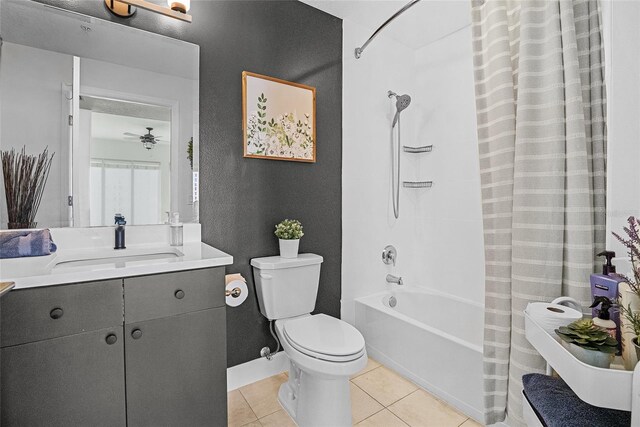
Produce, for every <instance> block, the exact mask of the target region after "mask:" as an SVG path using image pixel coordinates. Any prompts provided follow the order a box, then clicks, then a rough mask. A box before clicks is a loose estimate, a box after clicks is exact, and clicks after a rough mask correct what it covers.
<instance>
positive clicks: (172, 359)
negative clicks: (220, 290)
mask: <svg viewBox="0 0 640 427" xmlns="http://www.w3.org/2000/svg"><path fill="white" fill-rule="evenodd" d="M224 327H225V310H224V308H223V309H219V308H217V309H209V310H202V311H197V312H192V313H187V314H181V315H177V316H174V317H166V318H162V319H156V320H149V321H146V322H140V323H136V324H135V325H126V326H125V335H126V338H125V341H126V344H125V345H126V348H127V350H126V366H127V421H128V426H130V427H133V426H150V427H151V426H160V425H163V426H222V425H226V422H227V419H226V394H227V377H226V366H225V369H219V364H220V362H219V361H220V360H226V357H227V355H226V346H225V336H224V335H225V334H224ZM218 328H222V330H218ZM150 355H153V357H150ZM221 404H224V405H225V406H224V407H221Z"/></svg>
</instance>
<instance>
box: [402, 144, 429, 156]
mask: <svg viewBox="0 0 640 427" xmlns="http://www.w3.org/2000/svg"><path fill="white" fill-rule="evenodd" d="M402 150H403V151H404V152H405V153H412V154H417V153H430V152H431V151H432V150H433V145H424V146H422V147H408V146H406V145H403V146H402Z"/></svg>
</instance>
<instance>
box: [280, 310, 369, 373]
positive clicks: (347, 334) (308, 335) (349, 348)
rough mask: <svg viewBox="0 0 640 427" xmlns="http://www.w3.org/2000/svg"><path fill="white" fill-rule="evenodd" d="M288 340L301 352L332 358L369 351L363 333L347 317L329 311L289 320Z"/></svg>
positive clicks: (346, 358) (351, 357)
mask: <svg viewBox="0 0 640 427" xmlns="http://www.w3.org/2000/svg"><path fill="white" fill-rule="evenodd" d="M283 332H284V334H283V335H284V337H285V339H286V340H287V342H288V343H289V344H290V345H291V346H292V347H293V348H295V349H296V350H298V351H299V352H301V353H303V354H306V355H307V356H311V357H314V358H316V359H320V360H325V361H328V362H349V361H352V360H356V359H358V358H360V357H362V355H363V354H364V353H365V343H364V337H363V336H362V334H361V333H360V332H359V331H358V330H357V329H356V328H354V327H353V326H351V325H350V324H348V323H347V322H345V321H342V320H340V319H336V318H335V317H331V316H327V315H325V314H317V315H311V316H305V317H300V318H296V319H292V320H289V321H287V322H286V323H285V324H284V327H283Z"/></svg>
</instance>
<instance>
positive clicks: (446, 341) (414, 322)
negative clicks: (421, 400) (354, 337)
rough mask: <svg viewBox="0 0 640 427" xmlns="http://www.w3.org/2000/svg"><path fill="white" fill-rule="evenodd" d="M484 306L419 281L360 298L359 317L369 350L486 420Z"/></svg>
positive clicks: (357, 307) (359, 324) (357, 320)
mask: <svg viewBox="0 0 640 427" xmlns="http://www.w3.org/2000/svg"><path fill="white" fill-rule="evenodd" d="M392 296H393V297H394V298H395V302H396V304H395V307H391V306H390V305H393V304H390V302H389V301H390V297H392ZM483 311H484V310H483V306H482V304H478V303H475V302H473V301H469V300H466V299H463V298H458V297H455V296H451V295H447V294H442V293H438V292H436V291H431V290H427V289H422V288H415V287H414V288H404V289H401V290H397V291H394V292H387V293H381V294H376V295H372V296H367V297H363V298H358V299H356V300H355V323H356V327H357V328H358V329H359V330H360V332H362V334H363V335H364V338H365V341H366V343H367V352H368V354H369V356H371V357H372V358H374V359H376V360H378V361H379V362H381V363H382V364H384V365H386V366H388V367H389V368H391V369H393V370H395V371H396V372H398V373H400V374H401V375H403V376H404V377H406V378H408V379H410V380H411V381H413V382H414V383H416V384H418V385H419V386H420V387H422V388H424V389H426V390H427V391H429V392H431V393H432V394H434V395H436V396H437V397H439V398H440V399H442V400H444V401H446V402H447V403H449V404H450V405H451V406H453V407H455V408H457V409H458V410H460V411H461V412H463V413H465V414H467V415H468V416H470V417H472V418H475V419H476V420H482V418H483V406H484V405H483V384H482V336H483V318H484V315H483Z"/></svg>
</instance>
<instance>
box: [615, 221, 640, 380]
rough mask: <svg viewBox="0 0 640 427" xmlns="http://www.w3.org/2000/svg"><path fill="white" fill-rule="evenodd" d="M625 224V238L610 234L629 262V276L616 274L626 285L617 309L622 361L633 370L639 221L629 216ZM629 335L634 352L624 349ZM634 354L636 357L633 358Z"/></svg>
mask: <svg viewBox="0 0 640 427" xmlns="http://www.w3.org/2000/svg"><path fill="white" fill-rule="evenodd" d="M627 223H628V226H627V227H624V228H623V230H624V234H626V236H624V235H622V236H621V235H620V234H618V233H612V234H613V236H614V237H615V238H616V239H617V240H618V241H619V242H620V243H622V244H623V245H624V246H625V247H626V248H627V250H628V251H627V253H628V254H629V260H630V262H631V274H630V275H629V276H625V275H624V274H618V275H619V276H621V277H622V279H623V281H624V282H626V284H627V286H623V285H622V284H621V285H620V288H619V295H618V307H620V314H621V315H622V318H621V322H620V326H621V331H620V332H621V335H622V359H623V361H624V365H625V368H626V369H633V367H634V366H635V364H636V362H637V361H638V359H640V348H638V336H640V265H639V263H638V260H639V259H640V219H638V218H635V217H633V216H630V217H629V218H628V219H627ZM623 236H624V237H623ZM625 320H626V322H625ZM630 335H634V336H635V337H634V338H633V339H632V340H631V342H632V343H633V345H634V347H635V352H634V351H631V352H629V351H627V350H626V349H625V344H626V343H627V342H628V341H627V340H628V339H629V336H630ZM634 353H635V356H636V357H634Z"/></svg>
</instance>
